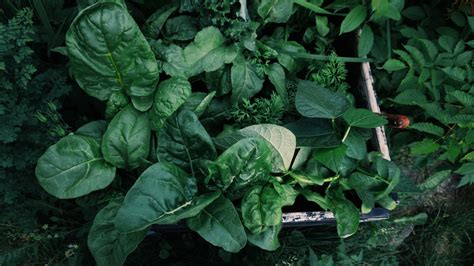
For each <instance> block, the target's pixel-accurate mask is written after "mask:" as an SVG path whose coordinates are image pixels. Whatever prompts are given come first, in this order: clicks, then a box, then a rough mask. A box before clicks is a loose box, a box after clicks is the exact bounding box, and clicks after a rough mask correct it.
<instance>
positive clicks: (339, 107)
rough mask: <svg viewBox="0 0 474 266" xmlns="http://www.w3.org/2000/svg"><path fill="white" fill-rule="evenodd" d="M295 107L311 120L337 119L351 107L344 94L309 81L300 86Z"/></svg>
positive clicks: (300, 83) (303, 81)
mask: <svg viewBox="0 0 474 266" xmlns="http://www.w3.org/2000/svg"><path fill="white" fill-rule="evenodd" d="M295 105H296V110H298V112H299V113H300V114H301V115H303V116H305V117H310V118H336V117H339V116H341V115H342V114H343V113H344V112H345V111H347V109H349V107H350V103H349V101H348V100H347V99H346V97H345V96H344V95H343V94H341V93H338V92H335V91H331V90H329V89H326V88H324V87H321V86H319V85H318V84H316V83H314V82H311V81H307V80H301V81H300V82H299V84H298V90H297V92H296V98H295Z"/></svg>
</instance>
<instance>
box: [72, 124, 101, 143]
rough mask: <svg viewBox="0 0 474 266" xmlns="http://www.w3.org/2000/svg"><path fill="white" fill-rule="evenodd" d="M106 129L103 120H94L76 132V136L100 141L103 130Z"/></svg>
mask: <svg viewBox="0 0 474 266" xmlns="http://www.w3.org/2000/svg"><path fill="white" fill-rule="evenodd" d="M106 129H107V122H106V121H105V120H96V121H92V122H89V123H87V124H85V125H83V126H82V127H80V128H78V129H77V130H76V134H77V135H83V136H88V137H92V138H95V139H96V140H97V141H101V139H102V136H103V135H104V132H105V130H106Z"/></svg>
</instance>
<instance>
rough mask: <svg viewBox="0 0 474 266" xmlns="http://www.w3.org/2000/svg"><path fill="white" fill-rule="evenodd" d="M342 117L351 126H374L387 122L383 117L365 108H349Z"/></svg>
mask: <svg viewBox="0 0 474 266" xmlns="http://www.w3.org/2000/svg"><path fill="white" fill-rule="evenodd" d="M342 118H343V119H344V120H345V121H346V122H347V124H349V126H351V127H361V128H376V127H379V126H383V125H385V124H387V120H386V119H385V118H384V117H382V116H381V115H379V114H376V113H374V112H372V111H369V110H367V109H349V110H348V111H347V112H345V113H344V114H343V115H342Z"/></svg>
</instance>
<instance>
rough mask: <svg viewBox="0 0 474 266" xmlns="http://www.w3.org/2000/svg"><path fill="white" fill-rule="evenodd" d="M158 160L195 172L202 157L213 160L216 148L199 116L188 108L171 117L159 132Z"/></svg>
mask: <svg viewBox="0 0 474 266" xmlns="http://www.w3.org/2000/svg"><path fill="white" fill-rule="evenodd" d="M156 155H157V158H158V160H160V161H166V162H170V163H173V164H175V165H177V166H179V167H181V168H182V169H185V170H190V171H191V173H192V174H194V169H195V168H196V167H195V164H196V162H197V161H198V160H200V159H209V160H213V159H214V158H215V157H216V148H215V147H214V143H213V142H212V139H211V137H210V136H209V134H208V133H207V131H206V130H205V129H204V127H203V126H202V124H201V122H199V119H198V118H197V116H196V115H195V114H194V113H193V112H192V111H191V110H188V109H186V108H182V109H180V110H179V111H178V112H177V113H175V114H174V115H173V116H172V117H170V118H169V119H168V120H167V122H166V124H165V126H164V127H163V129H162V130H161V131H160V132H159V136H158V146H157V150H156Z"/></svg>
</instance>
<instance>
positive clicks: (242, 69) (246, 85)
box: [230, 60, 263, 103]
mask: <svg viewBox="0 0 474 266" xmlns="http://www.w3.org/2000/svg"><path fill="white" fill-rule="evenodd" d="M230 76H231V82H232V95H231V100H232V103H238V102H240V101H241V100H242V99H243V98H246V99H250V98H252V97H253V96H255V94H257V93H258V92H259V91H260V90H261V89H262V87H263V79H262V78H261V77H260V76H259V75H258V74H257V70H256V69H255V66H254V65H252V64H251V63H249V62H247V61H245V60H236V61H235V62H234V64H233V66H232V69H231V73H230Z"/></svg>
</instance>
